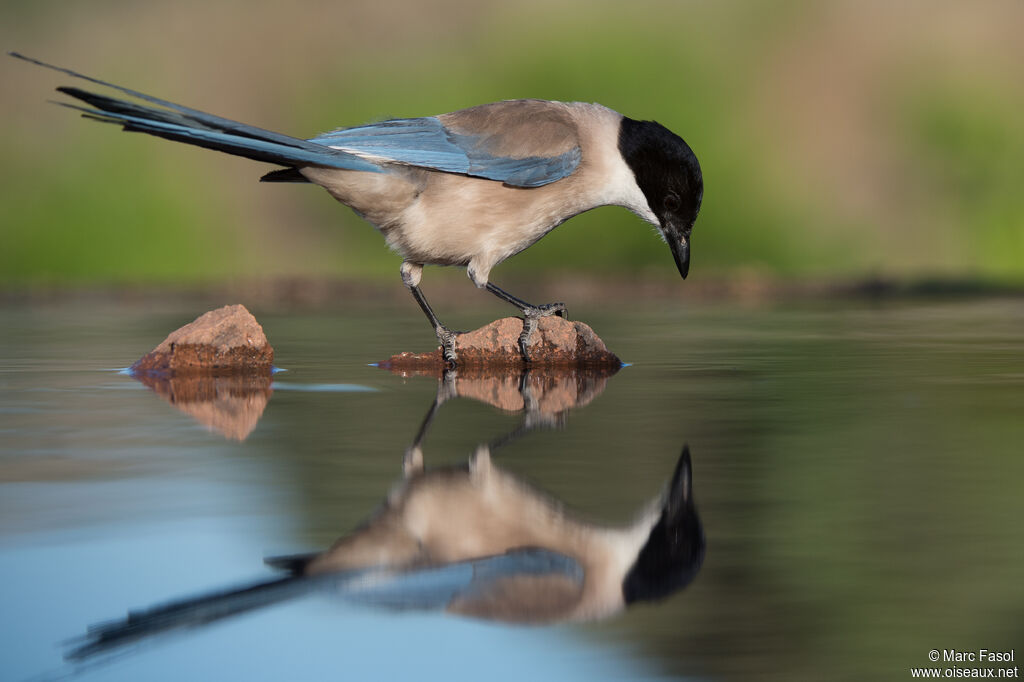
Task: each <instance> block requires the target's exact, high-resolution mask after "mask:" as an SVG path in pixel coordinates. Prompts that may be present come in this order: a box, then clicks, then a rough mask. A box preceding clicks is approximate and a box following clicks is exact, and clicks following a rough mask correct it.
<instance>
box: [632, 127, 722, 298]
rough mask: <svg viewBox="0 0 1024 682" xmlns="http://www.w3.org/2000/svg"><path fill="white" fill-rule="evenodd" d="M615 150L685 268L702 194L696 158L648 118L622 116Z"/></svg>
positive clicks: (684, 272)
mask: <svg viewBox="0 0 1024 682" xmlns="http://www.w3.org/2000/svg"><path fill="white" fill-rule="evenodd" d="M619 153H620V154H622V158H623V159H625V161H626V164H627V165H628V166H629V167H630V169H631V170H632V171H633V175H634V177H635V178H636V184H637V186H638V187H639V188H640V191H642V192H643V193H644V197H645V198H646V199H647V205H648V206H649V207H650V209H651V212H652V213H654V215H655V216H657V218H658V221H659V223H660V228H661V233H662V234H663V235H664V237H665V240H666V241H667V242H668V244H669V247H671V249H672V255H673V256H674V257H675V261H676V265H677V266H678V268H679V274H681V275H682V276H683V279H685V278H686V275H687V273H688V272H689V269H690V233H691V231H692V230H693V224H694V223H695V222H696V221H697V214H698V213H699V212H700V204H701V201H702V200H703V199H704V178H703V176H702V175H701V172H700V163H698V162H697V157H696V156H695V155H694V153H693V150H692V149H690V146H689V145H688V144H686V142H685V141H684V140H683V138H681V137H679V136H678V135H676V134H675V133H673V132H672V131H671V130H669V129H668V128H666V127H665V126H663V125H661V124H660V123H655V122H654V121H635V120H633V119H631V118H627V117H623V118H622V123H621V124H620V125H619Z"/></svg>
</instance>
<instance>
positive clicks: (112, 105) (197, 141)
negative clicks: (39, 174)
mask: <svg viewBox="0 0 1024 682" xmlns="http://www.w3.org/2000/svg"><path fill="white" fill-rule="evenodd" d="M9 54H10V55H11V56H12V57H16V58H18V59H22V60H24V61H27V62H30V63H32V64H36V65H38V66H43V67H45V68H48V69H53V70H55V71H60V72H61V73H65V74H67V75H69V76H73V77H75V78H80V79H83V80H86V81H89V82H91V83H95V84H97V85H102V86H104V87H109V88H113V89H115V90H119V91H121V92H123V93H125V94H127V95H130V96H131V97H134V98H136V99H140V100H143V101H145V102H148V103H150V104H155V105H157V106H158V107H162V108H156V107H151V106H146V105H143V104H137V103H134V102H129V101H126V100H121V99H116V98H114V97H107V96H105V95H98V94H96V93H92V92H88V91H86V90H82V89H80V88H75V87H67V86H64V87H60V88H57V90H58V91H59V92H61V93H63V94H65V95H68V96H70V97H73V98H75V99H78V100H81V101H83V102H85V103H86V104H88V105H90V106H91V107H94V108H92V109H90V108H85V107H80V106H76V105H71V104H65V106H69V107H71V108H73V109H78V110H79V111H82V112H83V116H86V117H87V118H91V119H93V120H98V121H103V122H106V123H117V124H120V125H122V126H123V128H124V130H127V131H134V132H143V133H147V134H149V135H154V136H156V137H163V138H165V139H170V140H175V141H177V142H185V143H187V144H191V145H195V146H198V147H204V148H206V149H215V150H218V151H223V152H227V153H229V154H234V155H236V156H244V157H246V158H250V159H254V160H257V161H266V162H269V163H274V164H278V165H282V166H286V167H294V166H308V165H315V166H327V167H329V168H341V169H345V170H357V171H366V172H376V173H379V172H382V169H381V168H380V167H379V166H377V165H375V164H373V163H370V162H369V161H366V160H364V159H361V158H360V157H358V156H356V155H354V154H349V153H347V152H344V151H341V150H337V149H332V148H330V147H326V146H324V145H320V144H316V143H314V142H310V141H308V140H302V139H299V138H295V137H290V136H288V135H282V134H281V133H275V132H273V131H270V130H265V129H263V128H257V127H255V126H251V125H247V124H245V123H239V122H238V121H232V120H230V119H226V118H222V117H220V116H214V115H213V114H207V113H205V112H202V111H199V110H197V109H191V108H189V107H185V106H182V105H180V104H175V103H174V102H169V101H167V100H163V99H159V98H157V97H153V96H151V95H146V94H144V93H141V92H138V91H136V90H131V89H129V88H125V87H122V86H120V85H114V84H113V83H108V82H106V81H101V80H99V79H96V78H92V77H91V76H86V75H84V74H80V73H78V72H76V71H72V70H70V69H65V68H62V67H59V66H53V65H51V64H47V63H45V62H41V61H39V60H36V59H32V58H30V57H26V56H24V55H22V54H19V53H17V52H11V53H9Z"/></svg>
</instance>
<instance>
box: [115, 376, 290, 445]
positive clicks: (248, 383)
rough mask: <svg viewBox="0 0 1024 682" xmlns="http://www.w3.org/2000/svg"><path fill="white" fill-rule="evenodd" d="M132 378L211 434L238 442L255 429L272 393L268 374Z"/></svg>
mask: <svg viewBox="0 0 1024 682" xmlns="http://www.w3.org/2000/svg"><path fill="white" fill-rule="evenodd" d="M132 376H133V377H135V378H136V379H138V380H139V381H140V382H141V383H143V384H145V385H146V386H148V387H149V388H151V389H152V390H153V392H154V393H156V394H157V395H158V396H160V397H161V398H163V399H164V400H166V401H167V402H168V403H170V404H171V405H174V406H175V407H176V408H178V409H179V410H181V411H182V412H184V413H185V414H187V415H189V416H190V417H192V418H193V419H195V420H196V421H197V422H199V423H200V424H202V425H203V426H205V427H206V428H207V429H209V430H210V431H216V432H217V433H220V434H221V435H223V436H224V437H225V438H229V439H231V440H238V441H242V440H245V439H246V438H248V437H249V434H250V433H252V431H253V429H255V428H256V424H257V423H258V422H259V420H260V417H262V416H263V410H264V409H266V407H267V402H268V401H269V400H270V396H271V394H272V393H273V389H272V388H271V374H270V372H257V373H234V374H226V375H223V376H217V375H211V374H195V373H193V374H175V375H171V376H166V375H162V374H154V373H145V372H139V373H133V374H132Z"/></svg>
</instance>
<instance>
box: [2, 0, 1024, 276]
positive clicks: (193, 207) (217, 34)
mask: <svg viewBox="0 0 1024 682" xmlns="http://www.w3.org/2000/svg"><path fill="white" fill-rule="evenodd" d="M1022 21H1024V8H1022V6H1021V5H1020V4H1019V3H1013V2H1005V3H996V2H992V3H985V4H984V5H981V6H975V5H970V6H967V5H958V4H954V3H913V2H912V3H899V4H897V5H894V6H890V5H888V4H886V3H855V2H852V1H848V2H836V3H828V4H817V3H812V2H806V1H797V0H793V1H790V2H784V3H777V2H752V3H736V2H723V3H707V2H680V3H667V2H665V3H659V2H641V3H635V4H631V5H629V6H628V7H627V6H624V5H622V4H621V3H611V2H598V3H591V2H586V3H585V2H570V1H566V2H554V3H552V2H545V3H541V2H524V3H511V4H509V3H503V4H499V3H487V2H484V3H469V2H465V0H448V1H446V2H440V3H433V4H430V5H429V6H428V5H426V4H419V3H413V2H411V1H408V0H405V1H397V2H384V3H381V2H374V3H368V2H367V3H362V2H351V3H328V2H309V3H302V4H299V5H287V6H283V5H280V4H279V3H270V2H245V3H243V2H240V1H229V2H223V3H217V5H216V6H215V7H210V6H209V4H208V3H200V2H198V1H195V0H184V1H183V2H179V3H173V4H171V3H155V4H153V3H140V2H127V1H123V0H122V1H117V0H107V1H105V2H97V3H90V4H89V5H88V6H80V5H67V4H61V3H47V2H42V3H31V4H29V3H19V2H6V3H2V4H0V26H2V28H0V36H2V37H3V44H4V46H5V49H16V50H19V51H22V52H24V53H26V54H29V55H32V56H37V57H39V58H41V59H44V60H48V61H51V62H55V63H58V64H63V65H67V66H69V67H72V68H75V69H78V70H81V71H84V72H86V73H89V74H91V75H96V76H98V77H101V78H105V79H108V80H111V81H114V82H117V83H122V84H125V85H127V86H129V87H134V88H137V89H140V90H142V91H144V92H149V93H152V94H156V95H158V96H162V97H166V98H168V99H171V100H174V101H179V102H182V103H184V104H187V105H190V106H194V107H197V108H200V109H204V110H207V111H211V112H213V113H217V114H220V115H223V116H227V117H230V118H235V119H238V120H243V121H246V122H248V123H252V124H255V125H260V126H263V127H267V128H272V129H276V130H281V131H282V132H287V133H290V134H295V135H299V136H313V135H315V134H316V133H318V132H321V131H324V130H328V129H331V128H334V127H338V126H345V125H354V124H358V123H361V122H364V121H367V120H372V119H379V118H383V117H389V116H417V115H428V114H433V113H440V112H444V111H450V110H454V109H458V108H462V107H465V106H470V105H473V104H477V103H481V102H487V101H493V100H498V99H508V98H514V97H541V98H548V99H562V100H584V101H599V102H601V103H603V104H606V105H607V106H610V107H612V108H614V109H616V110H619V111H622V112H624V113H626V114H628V115H630V116H632V117H635V118H649V119H657V120H659V121H660V122H662V123H664V124H665V125H667V126H668V127H670V128H671V129H673V130H675V131H677V132H679V133H680V134H681V135H682V136H683V137H684V138H685V139H686V140H687V141H688V142H689V143H690V144H691V146H692V147H693V148H694V150H695V151H696V153H697V155H698V157H699V158H700V160H701V163H702V166H703V170H704V175H705V181H706V191H705V203H704V208H703V211H702V214H701V217H700V220H699V221H698V224H697V228H696V233H695V236H694V241H695V245H694V266H693V267H694V269H693V273H694V274H695V275H696V276H698V277H701V276H706V275H707V276H715V275H717V274H721V275H725V274H729V273H733V272H735V271H736V270H737V269H742V270H744V271H755V272H760V273H764V274H768V275H776V276H786V277H793V276H814V277H822V276H826V277H856V276H863V275H893V276H898V277H909V278H913V277H921V276H951V277H981V278H985V279H998V280H1002V281H1021V280H1024V193H1022V192H1020V190H1019V188H1020V187H1021V186H1022V184H1024V153H1022V152H1024V119H1022V117H1021V116H1020V114H1019V112H1020V110H1021V106H1022V104H1024V78H1021V75H1022V71H1021V66H1020V65H1021V64H1022V63H1024V43H1021V42H1020V41H1019V40H1017V36H1016V30H1015V29H1016V27H1019V26H1020V25H1022ZM69 80H70V79H69V78H67V77H64V76H61V75H59V74H54V73H51V72H47V71H44V70H41V69H38V68H35V67H31V66H29V65H27V64H23V63H20V62H16V61H15V60H13V59H3V60H0V88H2V95H3V96H2V97H0V111H2V113H3V115H4V120H5V122H6V125H5V126H4V127H3V130H2V131H0V158H2V159H3V161H2V162H0V182H2V183H3V186H4V192H5V202H4V219H3V224H2V227H0V241H2V243H3V248H2V249H0V286H6V287H12V286H15V287H16V286H23V285H33V284H48V283H55V284H62V285H68V284H70V285H74V284H80V283H121V284H131V283H143V284H144V283H190V284H195V283H203V282H216V281H223V280H225V279H234V278H243V277H249V276H271V277H273V276H294V275H307V276H340V277H367V276H372V277H380V278H386V279H390V278H395V277H396V275H395V273H396V271H397V265H398V260H397V258H396V257H395V256H394V255H393V254H390V253H388V252H387V250H386V248H385V246H384V244H383V241H382V240H381V239H380V238H379V237H378V235H377V234H376V233H375V232H374V231H373V230H372V229H371V228H369V227H368V226H366V225H365V224H363V223H362V221H361V220H360V219H358V218H357V217H356V216H355V215H353V214H352V213H351V212H350V211H348V210H347V209H345V208H344V207H340V206H338V205H337V204H336V203H335V202H334V201H333V200H332V199H331V198H330V197H328V196H327V195H326V193H323V192H321V191H319V190H316V189H315V188H311V187H303V186H280V185H275V186H260V185H257V184H256V180H257V179H258V177H259V176H260V174H261V173H262V172H263V171H264V170H266V168H265V167H263V166H261V165H259V164H256V163H253V162H250V161H247V160H244V159H234V158H230V157H227V156H224V155H219V154H215V153H212V152H208V151H206V150H198V149H192V148H186V147H184V146H183V145H175V144H169V143H167V142H166V141H163V140H156V139H152V138H148V139H141V138H140V137H139V136H134V135H124V134H121V133H118V132H117V130H116V129H115V128H113V127H103V126H99V125H95V124H92V123H89V122H83V121H80V120H78V119H77V118H76V117H75V116H74V115H72V114H71V113H70V112H67V111H62V110H60V109H58V108H56V107H53V106H49V105H47V104H46V103H45V101H44V100H46V99H47V98H48V97H50V96H51V94H52V90H51V89H52V87H55V86H57V85H60V84H65V83H67V82H68V81H69ZM555 268H558V269H559V271H560V272H561V271H565V270H568V271H570V272H578V273H587V272H602V273H605V272H612V273H617V274H618V275H621V276H623V277H629V276H633V275H635V276H638V277H642V276H647V275H651V276H656V277H665V278H668V277H672V276H673V267H672V262H671V258H670V257H669V255H668V253H667V252H666V250H665V249H664V247H663V246H661V245H660V243H659V242H658V241H657V240H656V239H655V238H653V237H652V235H651V230H650V229H648V228H647V227H645V226H644V225H643V224H642V223H641V222H640V221H639V219H637V218H635V217H632V216H631V215H629V214H628V213H627V212H626V211H625V210H623V209H618V208H602V209H598V210H596V211H593V212H591V213H589V214H586V215H584V216H581V217H579V218H576V219H574V220H572V221H570V222H569V223H567V224H566V225H564V226H562V227H561V228H559V229H558V230H556V231H555V232H553V233H552V234H551V235H549V236H548V237H547V238H546V239H544V240H543V241H542V242H541V243H540V244H538V245H537V246H535V247H534V248H532V249H530V250H529V251H528V252H526V253H524V254H522V255H520V256H519V257H517V258H514V259H512V260H511V261H510V262H509V264H508V265H507V266H505V267H503V268H502V269H500V270H499V271H498V274H497V276H498V277H499V278H500V277H504V276H505V275H504V273H513V274H514V273H519V274H520V275H521V276H527V275H531V274H533V273H537V272H551V271H553V270H554V269H555Z"/></svg>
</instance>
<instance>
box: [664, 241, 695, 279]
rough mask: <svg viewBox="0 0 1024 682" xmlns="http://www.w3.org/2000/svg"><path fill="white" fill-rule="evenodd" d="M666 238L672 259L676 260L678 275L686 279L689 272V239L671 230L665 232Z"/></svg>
mask: <svg viewBox="0 0 1024 682" xmlns="http://www.w3.org/2000/svg"><path fill="white" fill-rule="evenodd" d="M666 237H667V238H668V245H669V248H670V249H672V257H673V258H675V259H676V267H677V268H679V274H680V275H682V276H683V279H686V275H687V274H689V272H690V238H689V237H688V236H686V235H683V234H680V233H678V232H677V231H676V230H671V229H670V230H667V231H666Z"/></svg>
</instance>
